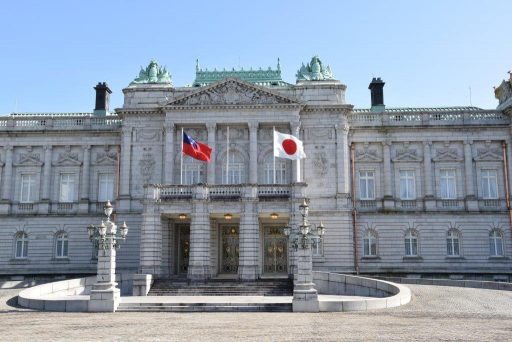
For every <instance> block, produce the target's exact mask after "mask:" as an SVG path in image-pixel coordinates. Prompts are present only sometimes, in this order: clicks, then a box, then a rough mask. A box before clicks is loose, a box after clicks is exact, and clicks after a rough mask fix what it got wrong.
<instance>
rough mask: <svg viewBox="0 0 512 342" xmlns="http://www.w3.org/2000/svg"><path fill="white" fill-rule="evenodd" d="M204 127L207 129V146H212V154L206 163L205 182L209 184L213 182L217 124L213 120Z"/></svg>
mask: <svg viewBox="0 0 512 342" xmlns="http://www.w3.org/2000/svg"><path fill="white" fill-rule="evenodd" d="M206 129H207V130H208V146H210V147H211V148H212V155H211V159H210V162H209V163H208V164H207V165H206V167H207V172H208V174H207V177H206V183H207V184H209V185H212V184H215V183H216V182H215V165H216V163H215V153H216V149H215V138H216V133H217V124H216V123H215V122H209V123H207V124H206Z"/></svg>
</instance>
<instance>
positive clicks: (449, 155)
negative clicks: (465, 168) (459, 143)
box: [432, 148, 462, 162]
mask: <svg viewBox="0 0 512 342" xmlns="http://www.w3.org/2000/svg"><path fill="white" fill-rule="evenodd" d="M432 160H433V161H435V162H439V161H448V162H460V161H462V158H461V157H460V156H459V152H458V151H457V149H455V148H444V149H439V150H437V154H436V156H435V157H434V158H432Z"/></svg>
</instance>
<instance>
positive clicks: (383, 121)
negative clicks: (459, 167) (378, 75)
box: [349, 109, 510, 127]
mask: <svg viewBox="0 0 512 342" xmlns="http://www.w3.org/2000/svg"><path fill="white" fill-rule="evenodd" d="M349 123H350V126H352V127H374V126H447V125H483V124H487V125H488V124H509V123H510V118H509V117H508V116H506V115H504V114H503V113H501V112H498V111H495V110H470V111H464V110H463V109H460V110H457V109H450V110H449V109H446V110H444V111H443V110H442V109H441V110H440V111H431V110H429V111H424V112H422V111H421V110H418V111H416V110H411V111H407V110H400V111H398V110H392V109H391V110H390V111H386V112H384V113H375V112H371V111H370V110H364V109H358V110H355V111H354V112H353V113H352V114H351V115H350V116H349Z"/></svg>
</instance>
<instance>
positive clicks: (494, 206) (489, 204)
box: [478, 198, 507, 211]
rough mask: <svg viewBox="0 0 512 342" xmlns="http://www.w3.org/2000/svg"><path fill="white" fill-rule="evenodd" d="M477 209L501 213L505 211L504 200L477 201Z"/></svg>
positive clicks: (505, 204)
mask: <svg viewBox="0 0 512 342" xmlns="http://www.w3.org/2000/svg"><path fill="white" fill-rule="evenodd" d="M478 208H479V209H480V210H482V211H502V210H505V209H507V203H506V201H505V200H504V199H498V198H496V199H482V198H480V199H478Z"/></svg>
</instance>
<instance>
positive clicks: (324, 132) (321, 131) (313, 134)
mask: <svg viewBox="0 0 512 342" xmlns="http://www.w3.org/2000/svg"><path fill="white" fill-rule="evenodd" d="M308 136H309V138H310V139H324V140H331V139H333V137H334V134H333V129H332V128H328V127H320V128H314V129H313V128H309V129H308Z"/></svg>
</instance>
